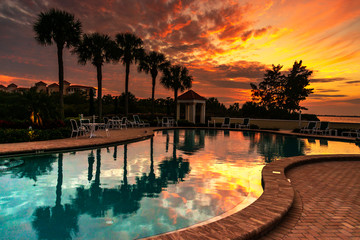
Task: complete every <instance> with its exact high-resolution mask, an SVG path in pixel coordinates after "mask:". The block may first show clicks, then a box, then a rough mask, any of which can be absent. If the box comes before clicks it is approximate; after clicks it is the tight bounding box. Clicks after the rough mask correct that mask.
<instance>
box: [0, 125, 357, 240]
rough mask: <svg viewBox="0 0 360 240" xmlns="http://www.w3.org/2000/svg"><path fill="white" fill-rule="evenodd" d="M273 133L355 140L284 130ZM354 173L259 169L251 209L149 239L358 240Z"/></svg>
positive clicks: (304, 162) (337, 165)
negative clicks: (258, 191)
mask: <svg viewBox="0 0 360 240" xmlns="http://www.w3.org/2000/svg"><path fill="white" fill-rule="evenodd" d="M158 129H164V128H159V127H157V128H132V129H127V130H111V131H110V136H109V137H106V134H105V132H104V131H102V132H101V131H100V132H98V133H97V137H95V138H88V137H79V138H77V139H75V138H73V139H58V140H50V141H40V142H27V143H8V144H0V156H1V155H12V154H19V153H26V154H28V153H42V152H47V151H60V150H65V149H79V148H84V147H85V148H90V147H95V146H103V145H107V144H117V143H124V142H131V141H138V140H142V139H146V138H149V137H151V136H152V135H153V131H154V130H158ZM212 129H213V128H212ZM231 130H233V129H231ZM262 132H272V131H262ZM275 133H278V134H279V133H280V134H286V135H297V136H301V137H309V138H310V137H311V138H314V137H319V138H323V137H325V138H327V139H332V140H343V141H344V140H345V141H354V140H355V139H354V138H346V137H328V136H313V135H305V134H293V133H290V132H289V131H276V132H275ZM359 172H360V154H353V155H350V154H341V155H316V156H299V157H291V158H286V159H282V160H278V161H276V162H273V163H271V164H268V165H266V166H265V167H264V169H263V171H262V176H263V184H264V193H263V194H262V195H261V196H260V198H259V199H258V200H256V201H255V202H254V203H253V204H251V205H250V206H248V207H246V208H245V209H243V210H241V211H239V212H236V213H234V214H232V215H230V216H226V217H224V218H222V219H219V220H217V221H207V222H204V223H201V224H197V225H195V226H192V227H189V228H185V229H180V230H178V231H174V232H170V233H166V234H162V235H159V236H154V237H150V238H148V239H152V240H153V239H159V240H160V239H161V240H162V239H164V240H165V239H259V238H260V239H360V174H359Z"/></svg>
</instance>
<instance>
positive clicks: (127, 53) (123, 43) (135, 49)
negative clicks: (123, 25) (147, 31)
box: [116, 33, 144, 116]
mask: <svg viewBox="0 0 360 240" xmlns="http://www.w3.org/2000/svg"><path fill="white" fill-rule="evenodd" d="M116 43H117V45H118V48H119V50H120V51H119V52H118V58H119V59H120V62H122V63H123V65H125V115H126V116H127V115H128V113H129V105H128V93H129V75H130V65H131V64H132V63H134V62H135V63H136V62H138V61H139V60H140V59H141V58H142V57H143V55H144V49H143V41H142V40H141V38H139V37H137V36H136V35H135V34H131V33H119V34H116Z"/></svg>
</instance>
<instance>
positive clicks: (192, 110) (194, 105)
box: [190, 103, 196, 123]
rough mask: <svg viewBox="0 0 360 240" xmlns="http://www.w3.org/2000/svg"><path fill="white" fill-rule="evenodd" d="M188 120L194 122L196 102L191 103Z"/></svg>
mask: <svg viewBox="0 0 360 240" xmlns="http://www.w3.org/2000/svg"><path fill="white" fill-rule="evenodd" d="M190 116H191V118H190V122H192V123H195V116H196V103H193V104H191V114H190Z"/></svg>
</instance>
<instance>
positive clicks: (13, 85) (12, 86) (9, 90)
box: [6, 83, 17, 92]
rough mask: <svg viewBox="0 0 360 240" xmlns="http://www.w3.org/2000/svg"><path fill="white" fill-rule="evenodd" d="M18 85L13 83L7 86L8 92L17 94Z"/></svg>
mask: <svg viewBox="0 0 360 240" xmlns="http://www.w3.org/2000/svg"><path fill="white" fill-rule="evenodd" d="M16 89H17V85H16V84H15V83H11V84H9V85H8V86H7V88H6V91H7V92H16Z"/></svg>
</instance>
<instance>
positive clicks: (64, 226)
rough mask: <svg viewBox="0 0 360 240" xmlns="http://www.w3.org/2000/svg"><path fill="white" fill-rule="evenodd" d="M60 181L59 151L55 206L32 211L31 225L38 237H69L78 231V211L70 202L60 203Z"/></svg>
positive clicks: (61, 158) (60, 155)
mask: <svg viewBox="0 0 360 240" xmlns="http://www.w3.org/2000/svg"><path fill="white" fill-rule="evenodd" d="M62 182H63V154H62V153H60V154H59V159H58V179H57V185H56V200H55V206H54V207H49V206H46V207H38V208H36V210H35V212H34V213H33V215H34V220H33V222H32V226H33V228H34V229H35V230H36V231H37V233H38V238H39V239H71V238H72V236H73V235H74V234H75V235H76V234H77V232H78V231H79V227H78V212H77V211H76V210H75V209H74V208H73V206H71V205H70V204H65V205H64V206H63V205H61V195H62V189H61V188H62Z"/></svg>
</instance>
